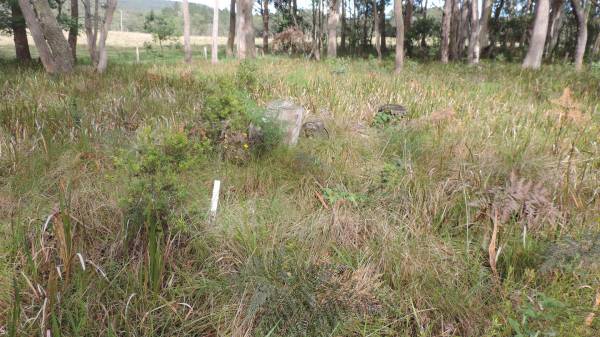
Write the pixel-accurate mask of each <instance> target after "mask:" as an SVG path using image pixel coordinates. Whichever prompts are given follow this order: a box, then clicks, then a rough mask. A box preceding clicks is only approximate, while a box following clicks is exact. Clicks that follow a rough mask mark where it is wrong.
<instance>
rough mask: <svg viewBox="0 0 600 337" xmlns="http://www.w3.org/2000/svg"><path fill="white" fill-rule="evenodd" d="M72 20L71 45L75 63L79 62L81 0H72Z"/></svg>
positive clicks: (70, 29)
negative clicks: (78, 38) (78, 43)
mask: <svg viewBox="0 0 600 337" xmlns="http://www.w3.org/2000/svg"><path fill="white" fill-rule="evenodd" d="M71 20H72V21H73V23H75V24H74V25H73V24H72V25H71V27H70V28H69V47H70V48H71V55H72V56H73V63H77V35H79V0H71Z"/></svg>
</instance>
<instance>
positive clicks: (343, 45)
mask: <svg viewBox="0 0 600 337" xmlns="http://www.w3.org/2000/svg"><path fill="white" fill-rule="evenodd" d="M339 1H340V2H341V3H342V27H341V30H340V40H341V41H340V48H341V49H342V50H345V49H346V0H339Z"/></svg>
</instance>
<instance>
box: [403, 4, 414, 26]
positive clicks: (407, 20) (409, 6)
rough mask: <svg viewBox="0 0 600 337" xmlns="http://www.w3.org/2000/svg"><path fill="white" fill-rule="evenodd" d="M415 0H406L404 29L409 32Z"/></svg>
mask: <svg viewBox="0 0 600 337" xmlns="http://www.w3.org/2000/svg"><path fill="white" fill-rule="evenodd" d="M413 9H414V6H413V0H406V11H405V12H404V31H406V32H408V31H409V30H410V26H411V25H412V17H413Z"/></svg>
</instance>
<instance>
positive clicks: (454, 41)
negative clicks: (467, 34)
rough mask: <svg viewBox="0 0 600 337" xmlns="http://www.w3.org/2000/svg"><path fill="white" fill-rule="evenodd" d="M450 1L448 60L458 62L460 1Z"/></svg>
mask: <svg viewBox="0 0 600 337" xmlns="http://www.w3.org/2000/svg"><path fill="white" fill-rule="evenodd" d="M451 1H452V19H451V20H450V46H449V52H450V59H451V60H458V58H459V45H458V44H459V42H460V19H461V18H460V1H459V0H451Z"/></svg>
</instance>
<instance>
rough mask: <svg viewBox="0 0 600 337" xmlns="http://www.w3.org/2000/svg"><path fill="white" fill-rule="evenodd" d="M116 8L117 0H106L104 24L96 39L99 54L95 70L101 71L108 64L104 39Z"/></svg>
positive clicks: (106, 36)
mask: <svg viewBox="0 0 600 337" xmlns="http://www.w3.org/2000/svg"><path fill="white" fill-rule="evenodd" d="M115 9H117V0H108V2H107V4H106V12H105V14H104V24H103V25H102V29H101V31H100V40H99V41H98V53H99V55H100V57H99V59H98V67H96V71H97V72H99V73H103V72H104V71H105V70H106V67H107V66H108V54H107V53H106V39H107V38H108V30H109V29H110V25H111V24H112V20H113V16H114V14H115Z"/></svg>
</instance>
